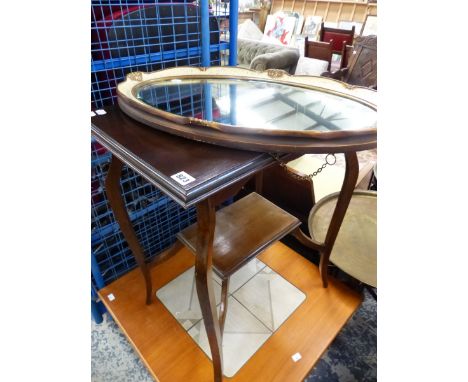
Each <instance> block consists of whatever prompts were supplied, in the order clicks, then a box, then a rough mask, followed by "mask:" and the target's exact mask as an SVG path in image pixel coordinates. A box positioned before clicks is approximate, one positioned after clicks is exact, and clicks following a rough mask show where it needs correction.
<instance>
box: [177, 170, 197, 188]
mask: <svg viewBox="0 0 468 382" xmlns="http://www.w3.org/2000/svg"><path fill="white" fill-rule="evenodd" d="M171 178H172V179H174V180H175V181H176V182H177V183H179V184H181V185H186V184H189V183H191V182H193V181H194V180H195V178H194V177H193V176H191V175H189V174H187V173H186V172H185V171H181V172H178V173H177V174H174V175H172V176H171Z"/></svg>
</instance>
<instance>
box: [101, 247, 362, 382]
mask: <svg viewBox="0 0 468 382" xmlns="http://www.w3.org/2000/svg"><path fill="white" fill-rule="evenodd" d="M258 259H259V260H260V261H261V263H263V264H265V265H266V266H267V267H269V268H270V269H272V270H273V271H274V272H276V273H277V274H278V275H280V276H281V277H282V278H284V279H285V280H287V281H288V282H289V283H290V284H292V285H294V286H295V287H296V288H297V289H299V290H300V291H301V292H302V293H304V294H305V300H304V301H303V302H302V303H301V304H300V305H298V306H297V308H296V309H295V310H294V311H293V312H292V313H291V314H290V316H289V317H287V319H285V321H284V322H283V323H282V324H281V326H279V327H278V328H277V329H276V330H275V331H274V332H273V333H272V334H271V335H270V336H269V337H268V338H267V339H266V340H265V341H264V343H263V344H262V345H261V347H260V348H259V349H258V350H257V351H256V352H255V353H254V354H253V355H252V357H251V358H250V359H249V360H248V361H247V362H246V363H245V364H244V365H243V366H242V367H241V368H240V369H239V371H238V372H237V373H236V374H235V375H234V376H233V377H232V378H227V377H224V380H225V381H233V382H239V381H253V380H255V381H265V382H267V381H268V382H271V381H292V382H294V381H297V382H299V381H302V380H303V379H304V378H305V377H306V376H307V374H308V373H309V371H310V369H311V368H312V367H313V366H314V364H315V363H316V362H317V360H318V359H319V358H320V356H321V355H322V354H323V352H324V351H325V350H326V349H327V347H328V346H329V344H330V343H331V342H332V341H333V339H334V338H335V336H336V335H337V334H338V332H339V331H340V329H341V328H342V327H343V325H344V324H345V323H346V322H347V320H348V319H349V318H350V317H351V315H352V314H353V312H354V311H355V310H356V309H357V308H358V306H359V304H360V302H361V297H360V296H359V294H357V293H355V292H354V291H351V290H350V289H349V288H347V287H346V286H344V285H342V284H341V283H339V282H337V281H335V280H333V279H332V278H331V280H330V283H329V287H328V288H326V289H325V288H322V284H321V279H320V275H319V272H318V269H317V267H316V266H315V265H314V264H312V263H310V262H309V261H308V260H306V259H305V258H303V257H302V256H300V255H299V254H297V253H296V252H294V251H293V250H291V249H290V248H288V247H287V246H285V245H284V244H282V243H281V242H278V243H275V244H273V245H272V246H271V247H269V248H268V249H267V250H265V251H264V252H263V253H261V254H260V255H259V256H258ZM194 260H195V257H194V256H193V254H192V253H191V252H190V251H189V250H188V249H186V248H183V249H181V250H180V251H179V252H178V253H177V254H176V255H175V256H173V257H172V258H170V259H168V260H167V261H165V262H164V263H162V264H159V265H157V266H155V267H153V268H152V269H151V270H150V272H151V277H152V281H153V288H154V291H157V290H159V289H161V288H163V287H164V286H165V285H167V284H169V283H170V282H171V281H172V280H174V279H176V278H177V277H179V276H180V275H182V274H183V273H184V272H187V271H188V270H189V269H190V268H192V267H193V265H194ZM250 264H255V263H254V261H252V262H251V263H250ZM250 264H249V266H252V265H250ZM235 277H236V275H234V276H233V280H234V278H235ZM241 279H242V277H239V280H238V281H237V285H238V286H239V285H240V284H239V283H241V284H242V280H241ZM252 280H253V278H252ZM244 282H245V281H244ZM233 284H234V282H233ZM233 288H235V286H234V287H233ZM241 289H242V288H241V287H240V288H239V289H238V290H231V293H233V295H236V296H237V297H238V298H243V297H245V296H240V295H238V294H236V293H237V292H239V291H240V290H241ZM144 291H145V288H144V282H143V277H142V276H141V273H140V271H139V269H135V270H134V271H132V272H130V273H128V274H127V275H125V276H123V277H122V278H120V279H118V280H116V281H115V282H113V283H112V284H110V285H108V286H107V287H105V288H103V289H101V290H100V291H99V296H100V298H101V299H102V301H103V302H104V304H105V305H106V307H107V309H108V311H109V312H110V314H111V315H112V316H113V318H114V319H115V321H116V322H117V324H118V325H119V326H120V328H121V329H122V331H123V332H124V334H125V335H126V337H127V338H128V340H129V341H130V343H131V344H132V345H133V346H134V348H135V350H136V351H137V352H138V354H139V355H140V357H141V359H142V360H143V362H144V363H145V365H146V366H147V368H148V370H149V371H150V373H151V374H152V376H153V377H154V378H155V379H156V380H157V381H161V382H166V381H167V382H179V381H181V382H182V381H184V382H185V381H203V382H205V381H211V380H212V379H213V369H212V363H211V361H210V359H209V358H208V356H207V355H206V354H205V353H204V352H203V350H202V349H201V348H200V347H199V346H198V345H197V344H196V343H195V341H194V340H193V339H192V337H190V334H189V333H188V332H187V329H186V328H184V326H183V325H182V324H181V323H180V322H179V321H178V320H177V319H176V318H175V317H174V316H173V315H172V314H171V312H170V311H169V310H168V309H167V308H166V307H165V306H164V304H163V303H162V302H161V300H159V298H157V297H156V296H155V297H154V299H153V302H152V304H151V305H149V306H148V305H145V293H144ZM110 294H112V295H113V296H112V297H113V298H111V299H109V298H108V296H109V295H110ZM228 309H229V307H228ZM257 314H260V313H257ZM263 319H264V320H265V318H263ZM194 320H195V324H194V325H197V322H198V323H199V322H200V321H199V320H198V321H197V318H195V319H194ZM267 324H268V323H267ZM187 325H188V324H187ZM273 325H274V323H273ZM193 327H195V326H193V325H192V328H193ZM296 353H299V354H300V355H301V358H300V359H299V360H296V361H294V360H293V358H292V356H293V355H295V354H296Z"/></svg>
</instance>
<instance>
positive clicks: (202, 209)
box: [195, 198, 223, 382]
mask: <svg viewBox="0 0 468 382" xmlns="http://www.w3.org/2000/svg"><path fill="white" fill-rule="evenodd" d="M197 220H198V223H197V224H198V238H197V251H196V252H197V254H196V259H195V280H196V285H197V294H198V299H199V301H200V308H201V312H202V316H203V319H204V321H205V328H206V334H207V336H208V342H209V344H210V350H211V358H212V359H213V371H214V381H215V382H221V381H222V379H223V353H222V348H221V331H220V323H219V320H218V315H217V313H216V301H215V295H214V288H213V271H212V265H213V239H214V229H215V223H216V216H215V208H214V204H213V201H212V199H211V198H208V199H205V200H204V201H202V202H200V203H198V204H197Z"/></svg>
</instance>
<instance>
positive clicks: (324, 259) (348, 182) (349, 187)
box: [319, 152, 359, 288]
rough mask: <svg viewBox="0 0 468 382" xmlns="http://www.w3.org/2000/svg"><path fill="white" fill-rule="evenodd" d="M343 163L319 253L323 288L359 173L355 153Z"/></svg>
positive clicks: (347, 156) (325, 285)
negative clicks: (342, 173)
mask: <svg viewBox="0 0 468 382" xmlns="http://www.w3.org/2000/svg"><path fill="white" fill-rule="evenodd" d="M345 161H346V172H345V177H344V180H343V185H342V187H341V192H340V196H339V197H338V201H337V203H336V207H335V211H334V212H333V216H332V218H331V221H330V226H329V228H328V231H327V236H326V237H325V242H324V243H323V249H322V250H321V251H320V252H321V253H320V255H321V256H320V265H319V269H320V275H321V276H322V284H323V287H324V288H326V287H327V286H328V262H329V259H330V254H331V251H332V249H333V245H334V244H335V240H336V237H337V236H338V232H339V231H340V227H341V223H343V219H344V217H345V214H346V210H347V209H348V205H349V202H350V201H351V197H352V195H353V192H354V188H355V187H356V182H357V178H358V173H359V163H358V159H357V154H356V153H355V152H351V153H345Z"/></svg>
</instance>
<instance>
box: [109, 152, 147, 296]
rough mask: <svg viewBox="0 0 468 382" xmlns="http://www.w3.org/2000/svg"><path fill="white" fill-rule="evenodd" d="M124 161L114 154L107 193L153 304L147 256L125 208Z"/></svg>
mask: <svg viewBox="0 0 468 382" xmlns="http://www.w3.org/2000/svg"><path fill="white" fill-rule="evenodd" d="M122 168H123V163H122V162H121V161H120V159H119V158H117V157H116V156H115V155H113V156H112V160H111V163H110V167H109V171H108V173H107V177H106V181H105V184H106V195H107V198H108V200H109V204H110V206H111V208H112V212H113V213H114V216H115V220H116V221H117V223H119V226H120V230H121V231H122V233H123V235H124V237H125V240H126V241H127V243H128V245H129V247H130V249H131V251H132V253H133V256H135V259H136V261H137V264H138V266H139V267H140V270H141V273H142V274H143V277H144V279H145V285H146V304H147V305H149V304H151V298H152V296H151V295H152V285H151V277H150V274H149V270H148V267H147V265H146V263H145V256H144V251H143V248H142V247H141V245H140V242H139V241H138V237H137V235H136V233H135V230H134V229H133V226H132V222H131V221H130V217H129V216H128V212H127V209H126V208H125V202H124V199H123V197H122V193H121V191H120V177H121V174H122Z"/></svg>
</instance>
